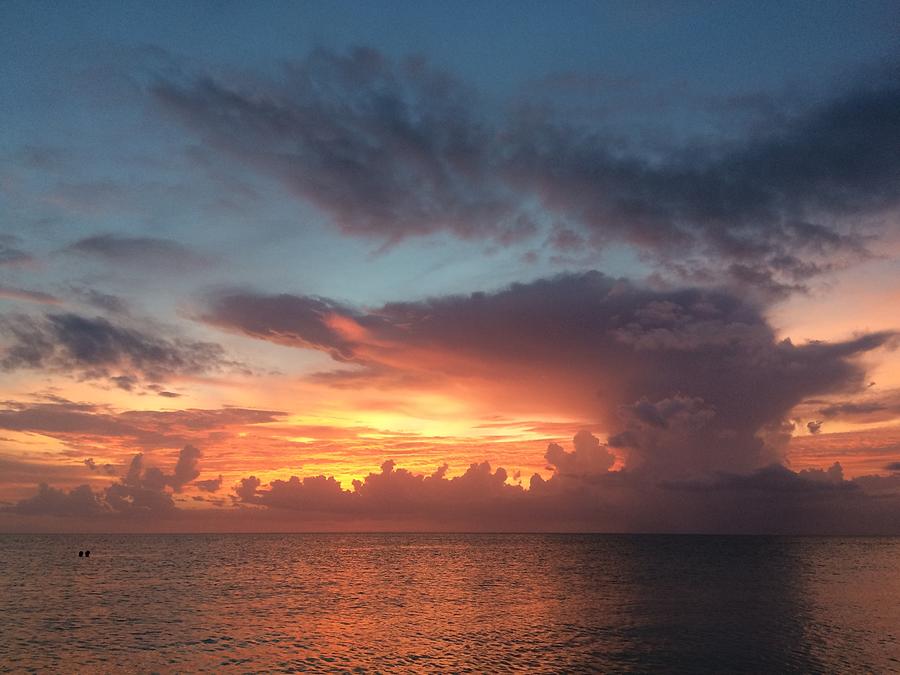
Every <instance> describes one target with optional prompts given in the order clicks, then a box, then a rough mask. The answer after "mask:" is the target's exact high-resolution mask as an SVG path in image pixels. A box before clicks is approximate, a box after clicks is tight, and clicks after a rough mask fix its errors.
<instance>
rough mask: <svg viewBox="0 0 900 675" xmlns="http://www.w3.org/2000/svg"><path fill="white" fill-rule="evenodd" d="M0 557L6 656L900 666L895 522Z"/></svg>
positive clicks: (92, 546)
mask: <svg viewBox="0 0 900 675" xmlns="http://www.w3.org/2000/svg"><path fill="white" fill-rule="evenodd" d="M84 549H89V550H90V551H91V555H90V557H89V558H79V557H78V551H79V550H84ZM0 563H2V567H0V671H2V672H19V671H26V670H29V669H34V670H53V671H60V672H115V671H129V672H131V671H140V672H186V671H206V672H259V671H265V672H296V671H312V672H376V671H392V672H475V673H484V672H508V671H526V672H565V673H571V672H619V673H630V672H637V673H647V672H678V673H692V672H717V673H722V672H755V673H778V672H804V673H809V672H826V673H834V672H848V673H862V672H900V538H839V537H835V538H813V537H802V538H790V537H725V536H661V535H544V534H523V535H512V534H502V535H501V534H498V535H487V534H485V535H482V534H291V535H284V534H265V535H251V534H232V535H218V534H217V535H0Z"/></svg>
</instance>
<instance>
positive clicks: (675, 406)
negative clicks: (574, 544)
mask: <svg viewBox="0 0 900 675" xmlns="http://www.w3.org/2000/svg"><path fill="white" fill-rule="evenodd" d="M201 318H202V319H203V320H204V321H206V322H208V323H210V324H213V325H216V326H219V327H221V328H225V329H228V330H233V331H239V332H242V333H244V334H247V335H250V336H252V337H256V338H260V339H265V340H269V341H274V342H278V343H281V344H287V345H293V346H297V347H301V348H307V349H317V350H321V351H324V352H327V353H328V354H330V355H331V356H332V357H333V358H334V359H335V360H336V361H339V362H341V363H342V364H348V365H350V366H352V367H353V369H352V370H350V371H347V370H343V371H339V372H338V373H336V374H335V377H337V378H347V377H349V378H353V381H354V382H355V383H356V385H361V384H365V383H367V382H372V383H377V384H378V385H379V386H382V387H386V386H397V387H405V388H409V387H413V388H414V387H424V388H427V387H436V388H440V387H441V386H457V387H469V390H471V391H473V395H480V396H491V395H494V396H495V397H496V399H497V400H498V401H500V400H502V401H503V403H504V405H507V406H510V405H512V406H515V405H516V404H520V405H522V406H523V407H525V404H526V403H527V402H528V401H530V400H534V399H535V398H537V397H538V396H539V397H540V399H541V400H542V401H544V402H545V405H546V402H547V401H550V402H551V403H552V404H553V405H556V406H558V409H559V411H560V412H565V413H568V414H573V413H577V414H580V415H584V416H586V417H588V418H593V419H596V421H597V423H598V425H599V426H600V427H601V428H604V429H605V430H607V432H608V433H609V442H610V445H612V446H615V447H617V448H621V449H622V450H623V451H624V452H626V454H627V462H628V466H629V467H631V468H635V467H636V466H638V465H639V464H640V465H641V466H643V467H644V470H647V471H658V472H660V473H667V474H673V473H674V474H678V473H697V472H704V471H705V472H709V471H717V470H738V471H745V470H752V469H755V468H758V467H759V466H762V465H764V464H766V463H769V462H772V461H776V460H778V459H780V457H781V455H782V453H783V450H784V444H785V442H786V440H787V438H789V429H788V427H787V426H786V425H787V419H788V418H789V413H790V412H791V410H792V409H793V408H794V407H795V406H797V405H798V404H800V403H801V402H802V401H804V400H805V399H807V398H809V397H812V396H820V395H825V394H828V393H836V392H857V391H860V390H862V388H863V383H864V374H865V373H864V370H863V368H862V366H861V365H860V364H859V363H858V362H857V360H856V357H858V356H860V355H862V354H865V353H867V352H870V351H872V350H874V349H877V348H879V347H882V346H885V345H888V344H891V343H892V342H893V341H894V340H895V339H896V336H895V335H894V334H893V333H890V332H880V333H871V334H865V335H860V336H857V337H855V338H853V339H850V340H846V341H843V342H834V343H825V342H810V343H807V344H799V345H796V344H793V343H792V342H791V341H789V340H778V339H777V338H776V335H775V331H774V330H773V328H772V327H771V326H770V325H769V324H768V322H767V320H766V318H765V316H764V314H763V313H762V310H761V309H760V308H759V307H758V306H756V305H754V304H753V303H752V302H748V301H747V300H746V299H742V298H741V297H739V296H738V295H735V294H732V293H729V292H726V291H714V290H704V289H697V288H694V289H681V290H670V289H653V288H648V287H644V286H641V285H638V284H635V283H631V282H627V281H623V280H617V279H613V278H610V277H607V276H605V275H603V274H600V273H598V272H590V273H584V274H573V275H562V276H559V277H555V278H552V279H543V280H539V281H535V282H532V283H528V284H514V285H512V286H510V287H509V288H506V289H503V290H501V291H498V292H495V293H474V294H472V295H466V296H449V297H439V298H433V299H429V300H425V301H420V302H402V303H388V304H386V305H383V306H381V307H377V308H371V309H368V310H362V309H357V308H353V307H348V306H345V305H342V304H340V303H336V302H333V301H330V300H327V299H324V298H308V297H305V296H292V295H277V296H266V295H257V294H252V293H240V292H233V293H229V294H223V295H219V296H216V297H214V298H212V299H211V301H210V303H209V306H208V307H207V308H206V309H205V310H204V311H203V312H202V316H201ZM473 382H474V383H476V384H472V383H473ZM448 383H451V384H448Z"/></svg>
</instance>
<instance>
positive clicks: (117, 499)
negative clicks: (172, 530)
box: [0, 445, 201, 518]
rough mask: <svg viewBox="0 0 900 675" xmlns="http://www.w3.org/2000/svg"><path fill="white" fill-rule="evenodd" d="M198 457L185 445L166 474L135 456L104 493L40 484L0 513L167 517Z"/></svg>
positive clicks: (195, 474) (196, 469) (196, 468)
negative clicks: (174, 496)
mask: <svg viewBox="0 0 900 675" xmlns="http://www.w3.org/2000/svg"><path fill="white" fill-rule="evenodd" d="M200 457H201V452H200V450H199V449H197V448H196V447H193V446H191V445H186V446H185V447H183V448H182V449H181V451H180V452H179V454H178V460H177V462H176V464H175V466H174V468H173V470H172V472H171V473H166V472H164V471H163V470H162V469H160V468H158V467H155V466H154V467H148V466H145V462H144V455H143V453H139V454H137V455H135V456H134V457H133V458H132V460H131V462H130V464H129V465H128V470H127V471H126V473H125V475H124V476H123V477H122V478H121V479H120V480H118V481H116V482H114V483H112V484H111V485H109V486H107V487H106V488H104V489H101V490H99V491H94V490H93V489H92V488H91V487H90V486H89V485H80V486H78V487H76V488H73V489H72V490H69V491H65V490H60V489H57V488H54V487H50V486H48V485H46V484H41V485H39V486H38V492H37V494H36V495H34V496H33V497H29V498H27V499H23V500H21V501H19V502H17V503H16V504H14V505H12V506H11V507H8V508H6V509H0V510H3V511H7V512H12V513H16V514H19V515H26V516H60V517H70V518H75V517H82V518H94V517H97V516H111V515H120V516H121V515H126V516H142V517H143V516H157V517H158V516H171V515H173V514H175V513H176V512H177V511H178V509H177V507H176V506H175V501H174V500H173V499H172V492H175V493H178V492H181V491H182V490H183V489H184V487H185V486H186V485H188V484H189V483H191V482H192V481H193V480H194V479H196V478H197V477H198V476H199V475H200V469H199V459H200ZM84 463H85V465H87V466H88V468H90V469H91V470H92V471H93V470H96V469H98V468H99V467H97V465H96V464H95V463H94V460H93V459H86V460H84ZM167 488H171V490H172V492H170V491H169V490H168V489H167Z"/></svg>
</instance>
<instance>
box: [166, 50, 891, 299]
mask: <svg viewBox="0 0 900 675" xmlns="http://www.w3.org/2000/svg"><path fill="white" fill-rule="evenodd" d="M154 94H155V96H156V98H157V99H158V101H160V102H161V104H162V105H163V106H164V108H165V109H166V110H168V111H170V112H171V113H172V114H174V115H175V116H176V117H177V118H178V119H180V120H181V121H182V122H184V123H185V124H186V125H187V126H188V127H190V128H191V129H192V130H194V131H195V132H196V133H197V134H198V135H199V136H200V137H202V138H203V139H204V141H205V142H207V143H208V144H210V145H211V146H212V147H215V148H218V149H220V150H221V151H223V152H226V153H227V154H228V155H229V156H231V157H232V158H234V159H235V160H236V161H238V162H241V163H244V164H246V165H248V166H250V167H253V168H254V169H256V170H259V171H261V172H263V173H265V174H268V175H271V176H273V177H275V178H276V179H278V180H280V181H282V182H283V183H284V184H285V185H287V186H288V187H289V188H290V189H292V190H293V191H294V192H295V193H296V194H297V195H298V196H300V197H302V198H303V199H305V200H308V201H310V202H312V203H314V204H316V205H318V206H319V207H320V208H322V209H323V210H324V211H326V212H327V213H329V214H330V215H331V216H332V217H333V219H334V222H335V224H336V225H337V226H338V227H339V228H340V229H341V230H342V231H344V232H347V233H350V234H359V235H370V236H374V237H376V238H379V239H382V240H384V241H387V242H395V241H398V240H400V239H403V238H405V237H410V236H417V235H424V234H430V233H434V232H438V231H448V232H452V233H454V234H456V235H457V236H460V237H463V238H474V237H481V238H486V239H493V240H500V241H504V240H506V241H508V240H510V239H514V238H516V237H520V236H527V235H529V234H530V233H532V232H533V231H534V225H533V223H534V222H537V221H539V220H541V217H540V216H536V213H537V211H536V210H535V208H533V207H534V206H536V205H538V204H540V206H541V207H542V210H543V213H544V214H545V215H550V216H551V217H552V218H553V219H554V220H562V221H564V226H563V229H557V231H556V234H554V235H553V236H551V237H550V239H549V242H550V243H551V244H553V243H557V244H559V246H560V248H561V250H567V249H569V248H571V246H572V245H573V244H574V243H576V242H579V243H580V241H581V239H582V238H583V237H587V238H588V239H589V240H590V241H591V242H592V243H593V244H594V245H597V246H603V245H605V244H607V243H612V242H625V243H628V244H631V245H633V246H636V247H637V248H638V249H639V250H640V251H641V252H642V253H643V254H644V255H645V256H646V257H647V259H648V260H650V261H652V262H654V263H656V264H662V265H663V266H665V267H666V268H667V269H668V270H669V271H670V272H674V273H676V274H678V275H681V276H683V277H686V278H697V277H698V276H703V275H713V276H714V277H715V278H717V279H719V280H721V279H723V278H726V279H729V280H731V281H733V282H735V283H742V284H750V285H753V286H757V287H759V288H761V289H763V290H764V291H766V292H768V293H776V294H778V293H786V292H790V291H791V290H794V289H797V288H802V285H803V283H804V281H805V280H807V279H809V278H810V277H813V276H815V275H817V274H820V273H822V272H824V271H828V270H829V269H832V268H833V267H834V266H840V265H843V264H845V263H846V262H847V261H848V260H851V259H854V258H858V257H860V256H864V255H865V248H866V242H867V239H866V236H865V234H864V231H863V230H861V229H860V228H858V227H856V224H857V222H858V221H859V220H860V219H861V218H863V217H865V216H868V215H873V214H878V213H880V212H883V211H885V210H887V209H892V208H895V207H897V205H898V202H900V189H898V180H900V155H898V153H897V152H896V151H895V148H896V147H898V146H900V113H898V112H897V111H898V110H900V84H898V72H896V71H890V72H888V74H887V75H882V76H879V78H875V77H871V76H870V77H869V78H868V80H867V81H866V82H864V83H863V84H860V85H859V86H857V87H856V88H855V89H853V90H852V91H848V92H845V93H844V94H843V95H841V96H839V97H836V98H835V99H833V100H831V101H827V102H825V103H823V104H820V105H818V106H809V107H808V108H807V109H806V111H805V113H804V114H802V115H785V120H786V121H784V122H783V123H781V124H779V125H773V128H771V129H769V130H768V132H767V133H765V134H762V133H758V134H757V135H753V136H748V137H747V138H745V139H744V140H743V141H742V142H740V143H728V144H722V145H721V146H719V147H709V146H706V147H691V148H685V149H681V150H677V151H668V152H667V154H664V155H663V156H659V153H656V155H655V156H653V157H652V158H650V157H647V156H645V155H644V154H641V153H639V152H632V153H630V154H629V153H628V152H626V151H623V150H622V148H621V145H620V144H617V143H616V142H615V139H613V138H611V137H608V135H607V134H605V133H604V130H603V129H602V128H599V127H597V128H589V127H577V126H573V125H571V124H566V123H563V122H560V121H559V120H560V118H564V116H559V115H556V114H554V112H553V110H552V109H550V110H549V111H547V110H545V109H544V108H543V107H541V108H540V111H539V112H536V111H535V110H534V109H531V110H529V109H525V110H517V111H516V112H514V113H512V114H510V115H508V116H506V117H505V118H503V120H502V121H498V120H497V116H496V115H495V116H494V118H493V119H491V120H489V119H488V116H487V115H485V114H484V113H483V112H482V111H481V110H480V109H479V103H478V99H477V97H476V96H474V95H473V94H472V92H470V91H469V89H468V88H467V87H466V86H465V85H464V84H462V83H460V82H459V81H457V80H455V79H454V78H453V77H452V76H450V75H448V74H446V73H442V72H440V71H438V70H436V69H434V68H432V67H431V66H429V65H427V64H426V63H425V62H423V61H422V60H421V59H407V60H403V61H399V62H393V61H391V60H390V59H388V58H387V57H385V56H383V55H382V54H380V53H378V52H376V51H374V50H370V49H357V50H355V51H352V52H350V53H347V54H336V53H332V52H328V51H323V50H318V51H315V52H313V53H312V55H310V56H309V57H308V58H307V59H305V60H304V61H302V62H300V63H295V64H292V65H289V66H287V67H286V68H285V69H284V71H283V76H282V78H281V79H280V80H279V81H277V82H264V81H262V80H261V79H259V80H256V81H252V80H249V79H248V78H246V77H245V78H242V79H241V80H240V81H238V80H237V78H235V80H234V81H233V82H228V81H226V80H225V79H222V78H218V79H214V78H211V77H208V76H199V77H184V78H182V79H181V80H177V81H176V80H169V81H166V80H163V81H159V82H158V83H157V85H156V86H155V88H154ZM525 205H529V206H525ZM576 230H580V232H577V231H576ZM560 232H571V233H573V235H574V236H560V234H559V233H560ZM874 233H875V234H878V232H877V230H876V231H875V232H874Z"/></svg>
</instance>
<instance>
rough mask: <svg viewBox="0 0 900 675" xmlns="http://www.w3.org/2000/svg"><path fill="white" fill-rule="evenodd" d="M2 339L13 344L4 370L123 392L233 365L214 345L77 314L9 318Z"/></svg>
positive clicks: (1, 324)
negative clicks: (62, 376) (98, 382)
mask: <svg viewBox="0 0 900 675" xmlns="http://www.w3.org/2000/svg"><path fill="white" fill-rule="evenodd" d="M0 335H2V336H5V337H6V339H7V347H6V350H5V352H4V353H3V355H2V358H0V369H3V370H5V371H13V370H18V369H22V368H28V369H43V370H49V371H55V372H64V373H72V374H74V375H76V376H77V377H79V378H81V379H108V380H110V381H111V382H112V383H113V384H115V385H116V386H118V387H120V388H123V389H130V388H132V387H133V386H134V385H136V384H137V383H138V381H139V379H142V380H147V381H150V382H160V381H165V380H167V379H170V378H172V377H175V376H184V375H198V374H203V373H208V372H211V371H215V370H219V369H221V368H223V367H226V366H230V365H233V363H231V362H229V361H227V360H226V358H225V355H224V351H223V350H222V348H221V347H220V346H219V345H217V344H214V343H211V342H199V341H191V340H186V339H183V338H169V337H165V336H162V335H159V334H156V333H154V332H153V331H152V329H149V328H146V327H141V328H132V327H128V326H125V325H122V324H118V323H113V322H111V321H109V320H108V319H105V318H103V317H94V318H90V317H86V316H81V315H79V314H73V313H60V314H47V315H46V316H43V317H40V318H35V317H32V316H27V315H24V314H12V315H6V316H3V317H0Z"/></svg>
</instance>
